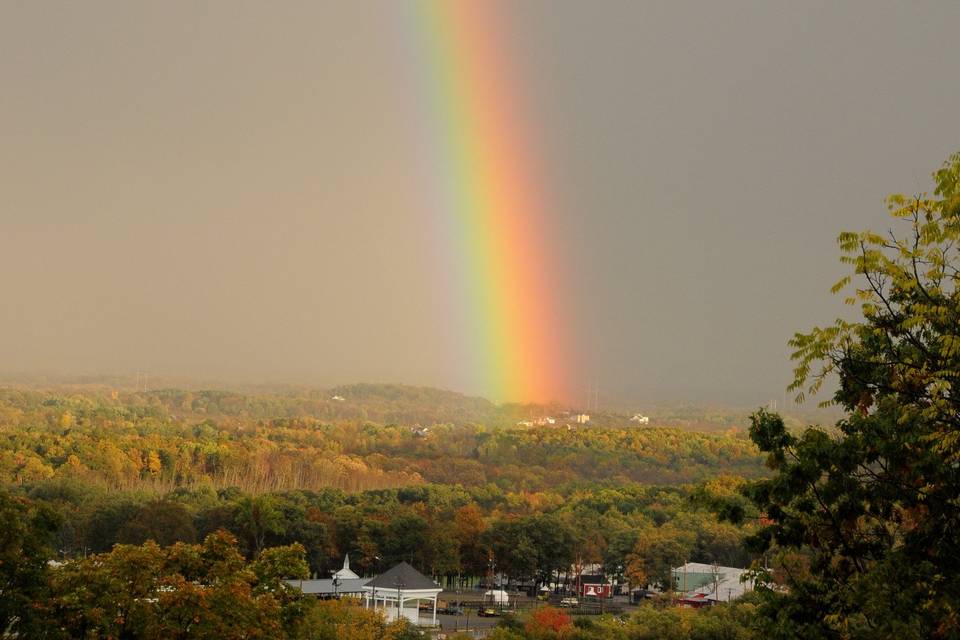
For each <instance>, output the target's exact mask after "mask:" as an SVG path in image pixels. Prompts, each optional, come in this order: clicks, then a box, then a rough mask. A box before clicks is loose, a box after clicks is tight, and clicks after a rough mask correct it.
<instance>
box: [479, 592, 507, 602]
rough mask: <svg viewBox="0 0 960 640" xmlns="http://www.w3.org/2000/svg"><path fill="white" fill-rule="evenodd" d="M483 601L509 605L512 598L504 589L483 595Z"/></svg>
mask: <svg viewBox="0 0 960 640" xmlns="http://www.w3.org/2000/svg"><path fill="white" fill-rule="evenodd" d="M483 601H484V602H492V603H493V604H507V603H508V602H509V601H510V596H508V595H507V592H506V591H504V590H503V589H492V590H490V591H487V592H486V593H485V594H483Z"/></svg>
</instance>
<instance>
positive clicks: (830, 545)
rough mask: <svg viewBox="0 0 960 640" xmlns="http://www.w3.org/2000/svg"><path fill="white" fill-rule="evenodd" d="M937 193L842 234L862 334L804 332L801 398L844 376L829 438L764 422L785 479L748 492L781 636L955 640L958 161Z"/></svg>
mask: <svg viewBox="0 0 960 640" xmlns="http://www.w3.org/2000/svg"><path fill="white" fill-rule="evenodd" d="M934 179H935V182H936V189H935V191H934V194H933V195H932V196H930V195H927V194H923V195H920V196H917V197H912V198H908V197H905V196H901V195H895V196H891V197H890V198H889V199H888V203H889V206H890V209H891V213H892V215H893V217H894V218H895V219H896V220H897V223H898V224H902V225H904V226H903V227H898V228H901V229H902V230H903V233H899V232H895V231H891V232H890V233H889V234H887V235H879V234H875V233H871V232H865V233H860V234H855V233H842V234H841V235H840V237H839V243H840V247H841V250H842V252H843V261H844V262H845V263H846V264H849V265H851V267H852V268H853V274H852V275H851V276H847V277H845V278H843V279H842V280H841V281H840V282H839V283H837V285H836V286H835V287H834V291H835V292H836V291H840V290H842V289H844V288H846V287H847V286H848V285H855V291H854V293H853V295H852V296H851V297H849V298H848V299H847V302H848V304H853V305H856V304H859V306H860V310H861V312H862V315H863V318H862V320H861V321H859V322H849V321H845V320H838V321H836V323H834V324H833V325H830V326H828V327H824V328H815V329H813V331H811V332H810V333H808V334H797V335H796V336H795V337H794V339H793V340H792V341H791V345H792V346H793V347H794V348H795V350H796V351H795V353H794V360H795V361H796V363H797V366H796V369H795V381H794V383H793V387H792V388H793V389H794V390H796V391H798V395H799V398H801V399H802V398H803V396H804V394H810V393H815V392H816V391H817V390H819V389H820V387H821V385H822V384H823V382H824V381H825V379H826V378H827V376H831V375H835V376H836V377H837V378H838V379H839V385H838V387H839V388H838V390H837V392H836V394H835V395H834V401H835V402H836V403H837V404H839V405H840V406H841V407H842V408H843V409H844V410H845V411H846V412H847V417H846V418H844V419H843V420H841V421H840V422H839V423H838V424H837V426H836V429H834V430H826V429H815V428H810V429H807V430H806V431H804V432H803V433H802V434H799V435H794V434H791V433H789V432H788V431H787V430H786V429H785V427H784V424H783V421H782V420H781V419H780V417H779V416H777V415H775V414H770V413H767V412H764V411H760V412H759V413H757V414H755V415H754V416H753V426H752V427H751V437H752V438H753V440H754V441H755V442H756V443H757V445H759V447H760V448H761V449H762V450H763V451H764V452H766V453H768V465H769V466H770V467H771V468H772V469H773V470H774V471H775V475H774V476H773V477H772V478H771V479H769V480H765V481H761V482H759V483H757V484H755V485H753V486H752V487H751V488H750V489H749V490H748V492H749V495H750V497H751V498H752V499H753V501H754V502H755V503H756V505H757V506H758V507H759V508H760V509H761V510H762V511H765V512H766V515H767V517H768V518H769V519H770V521H771V522H772V524H770V525H769V526H767V527H765V528H764V529H762V530H761V532H760V533H759V534H757V535H756V536H754V537H753V539H752V542H753V544H754V545H755V546H756V547H757V549H758V550H768V549H772V548H779V549H780V550H781V551H784V552H786V553H788V554H789V555H790V557H791V558H792V560H788V561H785V562H784V563H783V567H782V568H783V572H784V577H785V582H786V587H787V589H785V590H782V591H773V590H770V591H767V592H766V598H765V604H764V606H763V607H762V609H761V611H762V613H763V614H764V616H765V617H766V618H767V619H768V620H769V621H771V622H772V624H770V625H769V633H770V635H771V636H772V637H799V636H803V637H806V638H811V639H812V638H887V637H898V638H957V637H960V611H958V610H960V398H958V395H957V392H958V390H960V292H958V285H960V256H958V251H960V154H956V155H954V156H953V157H951V158H950V160H949V161H948V162H947V163H946V164H945V165H944V166H943V168H942V169H941V170H940V171H937V172H936V173H935V174H934Z"/></svg>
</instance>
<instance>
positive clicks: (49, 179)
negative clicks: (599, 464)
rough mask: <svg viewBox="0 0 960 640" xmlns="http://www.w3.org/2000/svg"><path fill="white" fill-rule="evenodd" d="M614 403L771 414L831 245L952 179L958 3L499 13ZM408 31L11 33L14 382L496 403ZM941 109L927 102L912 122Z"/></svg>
mask: <svg viewBox="0 0 960 640" xmlns="http://www.w3.org/2000/svg"><path fill="white" fill-rule="evenodd" d="M497 6H498V7H499V11H500V13H502V15H503V20H504V22H505V25H506V28H507V30H508V33H509V34H510V35H511V40H510V42H509V48H510V51H511V53H512V54H513V55H514V58H513V59H511V60H510V63H511V64H512V65H513V66H514V67H515V68H513V69H511V71H512V73H513V75H514V76H515V77H516V78H519V79H521V80H522V82H523V85H522V93H523V94H524V95H523V100H524V103H525V105H526V107H527V108H528V109H529V112H530V113H531V114H533V116H534V119H533V123H534V126H535V128H536V132H535V133H536V137H537V139H538V140H539V141H540V142H539V144H538V153H539V155H540V158H539V159H538V160H539V163H540V164H541V165H542V166H543V168H544V171H545V174H546V175H545V183H546V185H547V186H548V187H549V189H550V191H551V194H550V195H551V197H550V201H551V202H552V203H555V205H556V206H555V208H553V209H552V210H551V211H550V212H549V215H550V225H551V227H552V229H551V231H552V232H553V233H554V235H555V241H554V242H553V243H552V247H551V250H552V251H554V252H555V253H556V255H557V256H558V257H559V259H560V262H561V264H562V268H563V273H564V275H565V277H564V280H563V281H562V283H563V286H564V289H565V290H564V291H563V292H562V293H563V296H562V297H563V299H565V300H567V301H568V302H569V307H568V308H567V309H565V314H567V315H568V316H569V318H568V320H569V324H570V326H571V327H573V328H574V330H575V333H574V335H573V336H572V338H571V339H572V341H573V342H574V343H575V344H574V345H573V348H574V350H575V351H577V352H578V353H580V354H582V356H583V364H582V365H578V367H577V368H578V370H577V371H575V372H573V374H572V377H573V378H575V379H582V380H583V387H584V388H586V387H587V385H588V384H591V383H594V382H599V385H600V388H601V394H602V395H603V396H604V397H606V398H611V399H613V398H616V399H617V402H618V403H621V402H630V401H631V399H637V400H638V401H639V400H645V401H649V400H651V399H655V398H664V399H671V398H672V399H689V400H691V401H700V402H729V403H731V404H735V405H741V404H743V405H746V404H756V403H763V402H766V401H767V400H769V399H775V400H778V401H782V399H783V389H784V387H785V386H786V384H787V383H788V382H789V380H790V373H791V365H790V362H789V359H788V356H789V348H788V347H787V345H786V342H787V340H788V339H789V337H790V336H791V335H792V334H793V332H795V331H798V330H805V329H808V328H810V327H811V326H812V325H814V324H825V323H829V322H830V321H831V320H832V319H833V318H835V317H836V316H838V315H841V314H844V313H847V311H846V310H845V308H844V307H843V305H842V300H841V298H839V297H837V296H833V295H831V294H830V293H829V288H830V285H831V284H833V282H834V281H835V280H836V279H837V278H838V277H839V276H840V275H841V274H842V273H844V271H843V268H842V267H841V265H840V264H839V262H838V259H837V256H838V252H837V248H836V243H835V238H836V235H837V234H838V233H839V232H840V231H841V230H844V229H853V230H859V229H862V228H867V227H870V228H875V229H881V230H882V229H886V228H888V227H889V224H888V218H887V214H886V210H885V207H884V205H883V198H884V196H886V195H887V194H888V193H890V192H895V191H904V192H907V193H914V192H918V191H922V190H926V189H928V188H929V187H930V180H929V174H930V172H931V171H933V170H934V169H936V168H937V167H938V166H939V165H940V163H941V162H942V161H943V160H944V159H945V158H946V157H947V156H948V155H949V154H950V153H952V152H954V151H957V150H958V149H960V135H958V134H960V132H958V131H957V130H956V113H957V112H958V108H960V84H958V83H956V82H953V81H951V80H950V78H951V75H950V72H949V70H950V68H952V63H953V61H954V59H955V58H956V52H955V45H954V44H952V43H953V41H954V40H955V33H956V27H957V25H958V24H960V4H957V3H952V2H934V1H929V2H919V3H910V4H900V3H893V2H882V3H881V2H867V1H860V2H845V3H839V4H838V3H829V2H805V3H787V2H780V3H770V2H727V3H716V4H712V3H711V4H706V3H703V4H694V3H656V4H655V3H614V2H608V3H602V4H599V5H597V4H588V3H577V2H547V1H545V0H535V1H531V2H525V3H522V4H515V3H505V2H504V3H497ZM399 13H400V9H398V6H397V5H395V4H392V3H387V2H374V1H365V2H351V3H311V2H287V3H283V4H281V5H264V4H259V3H253V2H229V3H228V2H214V3H210V4H205V5H202V6H200V5H193V4H190V3H178V4H169V3H135V4H130V3H124V2H119V1H117V2H108V1H100V2H91V3H83V4H70V3H55V2H54V3H4V4H0V82H2V83H3V87H4V90H3V96H2V98H0V113H2V115H3V117H2V118H0V139H2V140H3V141H4V142H3V144H2V145H0V171H2V175H3V185H4V189H3V192H4V198H3V201H2V202H0V270H2V273H3V274H4V275H5V278H4V284H5V285H6V286H5V290H6V298H7V299H6V302H5V304H4V305H3V309H2V311H0V372H4V376H3V377H8V376H10V375H13V374H16V375H20V374H28V375H34V374H38V373H40V374H42V373H44V372H45V373H46V374H55V375H62V376H65V377H71V376H78V375H114V376H116V375H133V374H134V372H136V371H147V372H149V373H150V375H151V376H156V377H157V378H158V379H159V378H164V377H166V378H182V379H192V380H221V381H225V382H230V383H236V384H258V383H261V384H305V385H316V386H332V385H336V384H343V383H352V382H363V381H370V382H377V381H384V382H397V383H406V384H411V385H426V386H433V387H439V388H447V389H452V390H455V391H460V392H464V393H467V394H469V395H479V396H483V395H484V390H483V389H477V388H470V383H469V381H468V379H467V378H465V377H464V375H463V373H462V371H461V370H460V368H459V367H458V363H457V362H456V358H455V356H454V355H452V352H451V350H450V348H449V343H450V341H451V340H456V336H455V334H456V331H455V328H452V327H451V326H450V325H451V323H452V320H451V318H450V317H449V315H447V313H446V311H445V306H444V304H445V299H446V297H447V296H448V292H446V291H445V290H444V287H445V285H444V284H443V283H444V279H443V278H442V274H441V273H439V269H438V266H442V265H438V263H437V259H436V254H437V248H436V246H435V245H436V243H438V242H443V239H442V238H441V239H439V240H438V237H437V233H436V230H435V229H434V228H432V226H431V223H430V220H429V217H428V216H427V215H426V213H425V212H424V207H423V205H422V202H423V201H424V194H423V193H422V192H421V191H420V190H419V187H418V185H419V184H420V182H419V181H418V179H417V176H416V175H415V174H416V169H415V164H416V160H415V158H416V154H417V145H418V143H420V140H419V135H420V134H419V133H418V132H417V131H416V128H415V127H414V126H412V125H411V117H410V110H411V109H412V108H413V107H412V106H411V92H412V89H411V88H410V83H411V81H410V73H411V69H410V68H409V65H410V64H411V62H410V61H409V60H405V59H404V56H403V43H402V42H401V41H400V40H402V38H403V37H404V36H403V34H402V33H401V34H398V31H401V30H402V27H400V26H399V21H400V20H401V18H402V16H400V15H399ZM917 95H920V96H922V97H923V99H922V100H918V99H916V96H917Z"/></svg>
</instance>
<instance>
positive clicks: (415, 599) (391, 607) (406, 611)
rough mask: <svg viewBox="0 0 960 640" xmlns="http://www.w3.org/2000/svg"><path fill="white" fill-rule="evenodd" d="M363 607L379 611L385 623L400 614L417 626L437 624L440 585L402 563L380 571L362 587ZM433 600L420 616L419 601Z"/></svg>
mask: <svg viewBox="0 0 960 640" xmlns="http://www.w3.org/2000/svg"><path fill="white" fill-rule="evenodd" d="M363 590H364V592H365V593H364V596H363V606H364V607H366V608H368V609H369V608H373V609H376V610H378V611H381V612H382V613H383V614H384V616H385V617H386V619H387V621H388V622H392V621H394V620H396V619H398V618H399V617H400V616H403V617H404V618H406V619H407V620H409V621H410V622H411V623H413V624H416V625H421V626H426V625H429V626H435V625H436V624H437V596H438V595H440V591H441V589H440V587H439V586H438V585H437V583H436V582H434V581H433V580H431V579H430V578H428V577H426V576H425V575H423V574H422V573H420V572H419V571H417V570H416V569H414V568H413V567H411V566H410V565H409V564H407V563H406V562H401V563H400V564H398V565H397V566H395V567H393V568H392V569H390V570H389V571H387V572H385V573H382V574H380V575H379V576H377V577H376V578H374V579H373V580H371V581H370V582H368V583H367V584H366V585H364V587H363ZM422 600H427V601H430V602H432V603H433V606H432V607H431V611H430V615H429V616H424V618H423V619H422V620H421V618H420V602H421V601H422Z"/></svg>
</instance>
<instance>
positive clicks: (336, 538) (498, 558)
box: [19, 477, 754, 584]
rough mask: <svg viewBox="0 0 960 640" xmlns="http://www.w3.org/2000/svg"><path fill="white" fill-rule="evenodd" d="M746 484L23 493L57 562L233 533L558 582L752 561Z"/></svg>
mask: <svg viewBox="0 0 960 640" xmlns="http://www.w3.org/2000/svg"><path fill="white" fill-rule="evenodd" d="M741 483H742V481H740V480H739V479H736V478H731V477H727V478H719V479H715V480H713V481H711V482H708V483H704V484H701V485H698V486H682V487H672V486H667V487H652V486H643V485H639V484H630V485H625V486H611V485H583V486H581V487H579V488H578V489H576V490H571V491H569V492H566V493H558V492H551V491H545V492H537V493H527V492H504V491H502V490H500V489H499V488H497V487H496V486H495V485H486V486H482V487H473V488H465V487H459V486H449V485H421V486H416V487H405V488H399V489H383V490H376V491H366V492H362V493H347V492H343V491H340V490H335V489H324V490H320V491H309V490H298V491H288V492H281V493H271V494H256V495H254V494H248V493H244V492H241V491H239V490H237V489H225V490H219V491H215V490H213V489H211V488H206V489H192V490H190V489H178V490H176V491H173V492H171V493H168V494H165V495H162V496H160V495H157V494H151V493H146V492H113V491H105V490H103V489H102V488H100V487H98V486H96V485H85V484H81V483H77V482H74V481H68V480H50V481H44V482H41V483H38V484H37V485H35V486H32V487H30V488H29V489H28V488H27V487H21V488H20V491H19V495H21V496H24V497H26V498H27V499H29V500H30V501H31V502H32V503H33V504H36V505H39V506H42V507H44V508H46V509H49V510H50V512H52V513H56V514H57V517H58V522H59V524H58V526H57V528H56V530H55V532H54V540H55V548H56V550H57V553H58V556H59V557H60V558H73V557H81V556H83V555H85V554H89V553H98V552H106V551H109V550H110V549H111V548H112V547H113V546H114V545H115V544H135V545H137V544H143V543H144V542H146V541H148V540H153V541H155V542H157V543H159V544H161V545H171V544H174V543H177V542H185V543H194V542H198V541H200V540H203V539H205V538H206V537H207V536H209V535H211V534H213V533H215V532H217V531H227V532H229V533H230V534H231V535H233V536H234V537H235V538H236V539H237V540H238V548H239V549H240V551H241V552H242V553H243V554H244V555H245V557H247V558H249V559H253V558H256V557H258V555H259V554H260V553H261V552H262V550H263V549H265V548H268V547H274V546H288V545H292V544H300V545H302V546H303V547H304V548H305V550H306V561H307V565H308V570H309V573H311V574H313V575H319V576H326V575H328V574H329V572H330V571H331V570H334V569H336V568H339V567H340V564H341V562H342V559H343V556H344V555H345V554H348V553H349V554H350V558H351V561H352V565H353V566H354V568H355V569H358V570H359V571H360V572H363V573H366V574H367V575H372V574H374V573H377V572H379V571H382V570H384V569H387V568H389V567H390V566H392V565H393V564H395V563H398V562H400V561H407V562H410V563H411V564H413V565H414V566H415V567H417V568H418V569H420V570H421V571H423V572H424V573H425V574H428V575H433V576H436V577H437V578H438V579H441V580H442V579H443V578H444V577H451V576H455V575H463V576H482V575H484V574H485V573H486V572H487V571H488V569H489V564H488V563H489V561H490V558H491V557H492V558H493V560H494V562H495V564H496V570H497V571H498V572H499V573H502V574H504V575H505V576H507V577H508V578H510V579H511V580H512V581H514V582H515V583H520V582H527V583H530V582H536V583H544V582H547V581H548V580H549V579H554V580H556V579H562V578H563V577H564V576H565V574H566V573H567V572H568V571H569V570H570V567H571V566H574V565H575V564H577V563H582V564H594V563H596V564H601V565H603V566H604V567H605V569H606V571H607V572H608V573H609V574H611V575H619V576H621V577H623V578H624V579H630V580H632V581H633V582H634V583H638V584H639V583H642V584H647V583H648V582H651V583H652V582H663V583H665V582H666V581H667V576H668V572H669V569H670V567H671V566H677V565H678V564H680V563H682V562H683V561H686V560H695V561H702V562H717V563H720V564H724V565H744V564H745V563H747V562H749V560H750V556H749V555H748V554H747V553H746V552H745V551H744V550H743V547H742V541H743V539H744V537H745V536H746V535H748V534H749V533H750V532H751V531H752V530H753V528H754V524H753V523H747V524H744V525H740V526H734V525H732V524H729V523H720V522H717V520H716V515H715V512H714V509H715V507H716V505H717V504H720V503H723V502H725V501H730V500H739V501H740V502H741V504H744V505H745V502H744V501H743V500H742V499H741V498H738V494H737V488H738V487H739V486H740V485H741Z"/></svg>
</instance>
